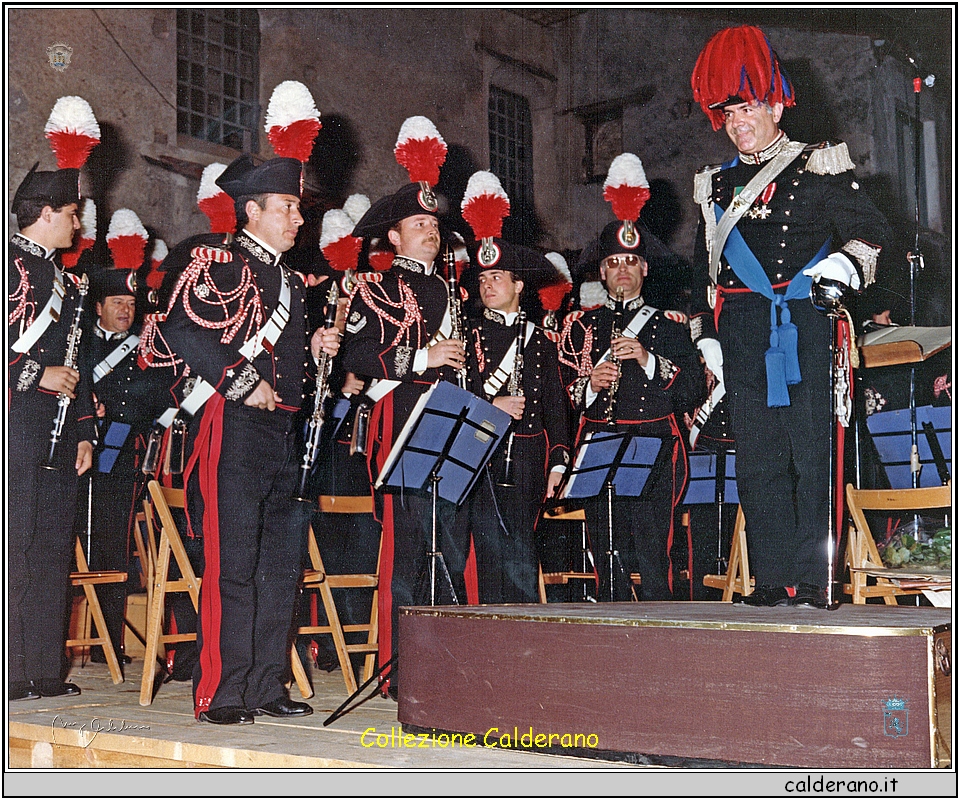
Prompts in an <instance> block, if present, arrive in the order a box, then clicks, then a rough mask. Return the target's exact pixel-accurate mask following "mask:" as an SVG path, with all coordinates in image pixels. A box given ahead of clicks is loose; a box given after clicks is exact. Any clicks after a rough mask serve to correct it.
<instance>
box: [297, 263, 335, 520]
mask: <svg viewBox="0 0 960 800" xmlns="http://www.w3.org/2000/svg"><path fill="white" fill-rule="evenodd" d="M339 294H340V292H339V289H338V287H337V281H331V282H330V291H329V292H328V293H327V316H326V319H325V320H324V328H332V327H333V326H334V325H335V324H336V322H337V299H338V297H339ZM332 369H333V359H332V358H331V357H330V356H329V355H328V354H327V353H326V352H325V351H323V350H321V351H320V364H319V366H318V367H317V390H316V392H315V393H314V396H313V413H312V414H311V415H310V419H309V420H308V422H307V434H306V437H305V438H306V447H305V448H304V453H303V461H302V462H301V464H300V480H299V482H298V484H297V491H296V494H294V496H293V499H294V500H299V501H300V502H302V503H312V502H313V500H314V498H312V497H310V496H308V494H307V485H308V484H309V483H310V475H311V474H312V473H313V465H314V464H315V463H316V461H317V453H318V452H319V450H320V429H321V428H322V427H323V418H324V415H325V413H326V410H325V409H324V402H325V401H326V399H327V396H328V395H329V393H330V387H329V383H330V371H331V370H332Z"/></svg>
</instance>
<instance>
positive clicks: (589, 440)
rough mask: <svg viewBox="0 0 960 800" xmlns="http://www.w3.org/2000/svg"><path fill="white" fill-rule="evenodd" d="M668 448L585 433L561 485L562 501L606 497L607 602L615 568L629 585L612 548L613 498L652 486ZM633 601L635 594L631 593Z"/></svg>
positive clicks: (629, 437) (624, 435) (615, 434)
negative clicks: (654, 474)
mask: <svg viewBox="0 0 960 800" xmlns="http://www.w3.org/2000/svg"><path fill="white" fill-rule="evenodd" d="M669 450H670V448H669V447H666V446H665V443H664V442H663V440H661V439H657V438H653V437H647V436H635V435H634V434H632V433H628V432H622V431H593V432H591V433H588V434H587V435H586V436H585V437H584V439H583V441H582V442H581V443H580V446H579V447H578V448H577V455H576V459H575V460H574V465H573V468H572V469H571V470H570V477H569V479H568V481H567V483H566V485H565V486H564V489H563V492H562V496H561V499H562V500H576V499H587V498H592V497H599V496H600V493H601V492H605V493H606V498H607V545H608V550H607V558H608V566H609V569H610V573H609V599H610V600H611V601H612V600H613V598H614V596H615V593H614V567H615V566H617V567H619V569H620V573H621V574H622V575H624V576H625V578H626V580H627V583H628V585H630V587H631V589H630V590H631V592H633V586H632V584H630V574H629V573H628V572H627V571H626V569H625V567H624V566H623V561H622V560H621V559H620V553H619V552H618V551H617V550H616V548H615V547H614V545H613V497H614V494H616V495H618V496H620V497H639V498H640V499H643V496H644V491H645V490H646V488H647V486H648V485H652V484H651V481H650V476H651V474H653V473H659V471H660V469H661V466H662V463H663V460H664V459H665V458H667V457H668V454H669ZM634 598H636V594H635V593H634Z"/></svg>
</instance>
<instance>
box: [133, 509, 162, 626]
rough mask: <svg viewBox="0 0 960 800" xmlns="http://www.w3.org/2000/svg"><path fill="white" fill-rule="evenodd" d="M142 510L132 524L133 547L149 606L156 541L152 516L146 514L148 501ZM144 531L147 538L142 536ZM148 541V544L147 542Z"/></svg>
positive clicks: (154, 565)
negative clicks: (138, 562)
mask: <svg viewBox="0 0 960 800" xmlns="http://www.w3.org/2000/svg"><path fill="white" fill-rule="evenodd" d="M143 506H144V510H143V511H138V512H137V515H136V519H135V520H134V524H133V546H134V550H135V551H136V554H137V559H138V560H139V561H140V575H141V576H142V578H143V588H144V589H146V592H147V606H148V607H149V606H150V598H151V597H152V596H153V574H154V570H155V568H156V555H157V553H156V551H157V540H156V538H154V535H153V519H152V517H153V515H152V514H150V515H148V514H147V509H148V508H150V501H149V500H144V501H143ZM144 530H146V532H147V538H146V539H145V538H144V536H143V532H144ZM148 540H149V544H148V543H147V541H148Z"/></svg>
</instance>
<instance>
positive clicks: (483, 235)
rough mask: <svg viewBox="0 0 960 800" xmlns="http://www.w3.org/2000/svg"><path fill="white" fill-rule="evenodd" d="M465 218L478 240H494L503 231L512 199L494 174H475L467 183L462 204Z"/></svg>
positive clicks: (483, 172)
mask: <svg viewBox="0 0 960 800" xmlns="http://www.w3.org/2000/svg"><path fill="white" fill-rule="evenodd" d="M460 211H461V212H462V213H463V218H464V219H465V220H466V221H467V222H468V223H469V224H470V227H471V228H472V229H473V235H474V236H476V237H477V238H478V239H492V238H493V237H495V236H499V235H500V233H501V232H502V230H503V220H504V218H505V217H508V216H509V215H510V198H509V197H507V193H506V192H505V191H504V190H503V187H502V186H501V185H500V179H499V178H497V176H496V175H494V174H493V173H492V172H486V171H484V170H481V171H479V172H474V173H473V175H471V176H470V180H468V181H467V190H466V192H464V195H463V201H462V202H461V203H460Z"/></svg>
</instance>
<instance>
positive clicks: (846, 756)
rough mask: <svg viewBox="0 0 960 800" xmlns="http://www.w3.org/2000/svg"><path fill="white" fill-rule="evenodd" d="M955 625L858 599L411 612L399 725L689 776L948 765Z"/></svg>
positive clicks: (404, 635) (938, 614) (406, 620)
mask: <svg viewBox="0 0 960 800" xmlns="http://www.w3.org/2000/svg"><path fill="white" fill-rule="evenodd" d="M951 621H952V612H951V610H950V609H939V608H928V607H927V608H918V607H903V606H901V607H892V606H885V605H869V606H865V605H857V606H854V605H850V604H847V605H842V606H841V607H840V608H839V609H837V610H835V611H825V610H817V609H812V608H803V607H797V608H786V607H784V608H751V607H748V606H744V605H738V604H730V603H704V602H700V603H698V602H673V603H604V604H590V603H582V604H547V605H529V606H465V607H455V608H451V607H445V608H412V609H404V610H403V611H402V612H401V618H400V649H401V654H402V655H401V667H402V678H401V682H400V698H399V699H400V703H399V719H400V722H401V723H402V724H403V725H404V726H405V728H409V729H413V730H432V731H438V730H440V731H456V732H460V733H462V734H473V735H475V736H478V737H483V738H484V740H485V741H487V740H489V739H491V738H492V739H494V740H496V739H498V738H502V737H506V740H507V741H508V742H512V743H513V745H514V746H515V745H516V743H517V740H518V739H519V744H521V745H524V744H526V745H528V746H529V747H530V748H531V749H532V750H534V751H538V752H565V753H577V754H589V753H591V752H592V753H594V754H597V755H601V756H603V757H605V758H610V757H613V756H612V754H614V753H615V754H619V756H620V757H622V758H627V759H631V758H635V757H637V756H642V757H646V758H647V759H656V758H658V759H660V761H659V762H658V763H671V762H665V761H664V760H663V759H664V758H673V759H674V761H673V762H672V763H677V761H680V763H683V764H684V766H695V764H696V763H697V760H700V763H701V764H703V763H704V760H706V761H708V762H712V763H708V764H707V765H708V766H713V765H715V763H716V762H717V761H720V762H727V763H728V764H729V763H739V764H743V765H751V766H753V765H766V766H771V767H808V768H821V769H829V768H855V769H878V768H932V767H948V766H950V763H951V755H950V752H951V732H952V725H951V681H952V677H951V674H952V669H951ZM578 736H579V738H577V737H578ZM684 759H686V760H687V761H685V762H684V761H682V760H684Z"/></svg>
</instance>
